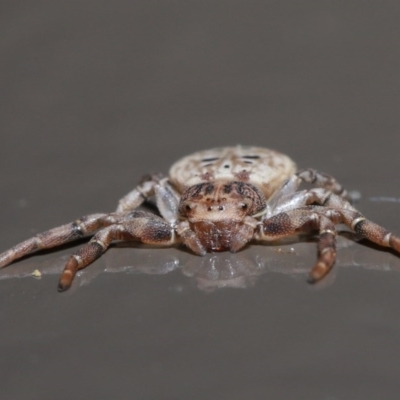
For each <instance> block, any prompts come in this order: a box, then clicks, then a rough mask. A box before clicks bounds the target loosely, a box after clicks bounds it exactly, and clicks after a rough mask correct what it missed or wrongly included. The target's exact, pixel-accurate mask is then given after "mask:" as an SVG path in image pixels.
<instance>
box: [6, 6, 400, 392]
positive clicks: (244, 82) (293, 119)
mask: <svg viewBox="0 0 400 400" xmlns="http://www.w3.org/2000/svg"><path fill="white" fill-rule="evenodd" d="M399 12H400V4H399V3H397V2H392V1H383V2H369V1H347V2H343V1H339V2H333V1H302V2H295V1H288V2H277V1H262V2H261V1H260V2H259V1H233V0H231V1H201V2H200V1H149V0H143V1H137V0H136V1H124V0H116V1H114V2H106V1H80V2H75V1H72V2H64V1H58V0H55V1H51V2H50V1H36V2H30V1H26V0H21V1H20V0H16V1H10V0H5V1H3V2H2V4H1V5H0V32H1V34H0V37H1V39H0V51H1V58H0V59H1V61H0V82H1V92H0V99H1V100H0V136H1V142H0V185H1V188H2V189H1V193H2V195H1V196H0V205H1V207H0V210H1V221H2V224H1V228H0V234H1V250H5V249H7V248H8V247H10V246H12V245H14V244H16V243H17V242H19V241H22V240H24V239H26V238H27V237H29V236H31V235H34V234H35V233H37V232H40V231H43V230H46V229H49V228H51V227H54V226H57V225H61V224H63V223H66V222H69V221H72V220H75V219H76V218H77V217H80V216H81V215H85V214H88V213H94V212H107V211H113V210H114V209H115V207H116V204H117V201H118V199H119V198H120V197H122V196H123V195H124V194H126V193H127V192H128V191H130V190H131V189H132V188H133V187H134V186H135V184H136V183H137V182H138V181H139V179H140V178H141V177H142V175H144V174H146V173H149V172H164V173H166V172H167V171H168V168H169V166H170V165H171V164H172V163H173V162H174V161H175V160H176V159H178V158H179V157H181V156H184V155H186V154H189V153H190V152H194V151H197V150H201V149H206V148H211V147H215V146H224V145H236V144H244V145H255V146H263V147H271V148H274V149H277V150H279V151H281V152H284V153H287V154H289V155H290V156H291V157H292V158H293V159H294V160H296V162H297V163H298V165H299V167H313V168H317V169H319V170H322V171H325V172H328V173H330V174H332V175H334V176H335V177H337V179H338V180H339V181H340V182H342V183H343V184H344V185H345V186H346V187H347V188H349V189H352V190H358V191H360V192H361V193H362V201H361V202H360V204H359V205H358V206H359V208H360V210H361V211H362V212H363V213H365V214H366V215H367V216H368V217H370V218H371V219H372V220H374V221H376V222H379V223H380V224H382V225H383V226H385V227H387V228H388V229H391V230H394V231H395V232H397V233H398V234H400V218H399V217H398V216H399V207H400V206H399V204H398V203H399V201H400V200H399V198H400V189H399V183H400V177H399V174H398V170H399V157H398V148H399V143H400V140H399V133H398V132H399V128H400V113H399V106H400V95H399V93H400V75H399V70H400V52H399V49H400V25H399V23H398V21H399ZM346 243H347V242H346ZM296 246H297V247H296ZM349 246H350V245H349ZM293 248H294V250H293V251H292V250H290V248H288V249H289V250H288V251H289V252H291V251H292V252H295V253H296V254H297V255H296V254H295V255H290V256H288V254H286V252H285V251H284V252H283V253H284V254H283V255H282V257H283V258H280V257H279V254H277V253H276V251H275V250H273V249H271V248H260V246H251V247H250V248H249V249H246V250H245V251H244V252H243V253H242V255H243V256H244V257H247V256H248V257H249V258H251V259H252V260H253V261H254V257H256V256H257V257H258V256H259V255H260V254H261V255H262V256H265V257H267V258H268V257H269V260H270V261H268V262H267V261H265V260H264V261H262V262H261V264H260V262H259V261H255V263H256V264H257V262H258V264H257V265H258V267H259V268H261V267H260V265H264V266H265V263H267V264H268V268H267V269H268V270H269V272H268V273H266V272H265V270H264V269H263V270H262V273H260V274H259V273H257V274H256V275H262V277H261V279H259V280H258V281H257V283H254V282H253V285H252V286H251V287H250V288H248V289H245V290H234V289H226V288H225V289H220V290H216V291H213V293H211V294H209V295H206V294H205V293H204V292H203V291H201V290H200V289H199V288H198V287H197V284H196V283H194V281H193V279H191V278H190V277H189V276H191V277H192V278H193V270H198V269H201V268H200V267H201V266H202V265H203V264H201V263H203V262H204V261H196V260H197V259H198V258H195V257H194V256H193V258H192V257H191V256H190V255H189V254H186V253H185V252H183V251H182V250H179V249H171V250H170V249H165V250H164V249H163V250H161V249H154V250H152V251H151V252H149V251H148V249H141V248H133V249H132V248H129V249H112V250H110V251H109V252H108V253H107V255H106V256H105V260H106V261H104V260H102V261H100V260H99V261H98V262H96V263H95V264H96V265H93V266H92V267H90V268H91V269H92V271H95V270H96V268H97V269H98V270H99V271H105V270H106V269H107V268H108V267H107V266H109V267H110V268H111V267H112V265H114V266H117V267H121V268H120V269H118V268H117V270H118V273H115V274H113V275H110V274H101V273H99V276H98V277H97V278H96V279H95V280H91V281H90V284H87V285H86V286H84V287H79V289H77V290H75V291H74V290H72V291H71V293H66V294H58V293H57V292H56V284H57V274H56V273H54V274H49V276H45V277H43V278H42V279H41V280H34V279H33V278H26V279H17V278H16V276H20V275H21V276H22V275H24V274H25V275H30V273H31V271H33V270H34V269H36V268H39V269H41V268H42V267H43V265H48V266H49V268H50V266H55V269H56V271H59V270H60V268H62V264H63V263H64V262H65V258H66V257H67V256H68V254H70V253H71V252H73V251H74V250H75V247H69V248H67V249H63V250H62V251H61V252H60V253H58V252H51V253H47V254H42V255H38V256H37V257H31V258H28V259H25V260H23V261H21V263H18V264H15V265H13V266H11V267H9V268H7V269H5V270H4V274H5V275H4V276H3V277H4V279H3V280H2V281H1V282H0V285H1V290H0V299H1V304H2V305H1V306H0V318H1V326H2V327H3V329H2V333H0V338H1V340H0V355H1V357H0V371H1V373H2V379H1V382H0V397H2V398H18V399H31V398H42V399H54V398H58V399H64V398H65V399H67V398H71V397H73V398H88V397H95V398H98V399H103V398H104V399H109V398H115V399H128V398H129V399H131V398H134V399H167V400H170V399H171V400H172V399H204V398H212V399H233V400H235V399H265V398H271V399H272V398H273V399H275V398H277V399H292V398H293V399H298V398H307V399H324V400H334V399H335V400H336V399H337V400H339V399H361V398H362V399H369V398H371V399H373V398H377V396H378V395H379V396H380V397H381V398H385V399H389V398H397V397H396V396H397V394H398V390H399V389H400V385H399V383H398V372H399V363H398V358H399V357H398V356H399V355H400V346H399V339H400V323H399V318H400V313H399V312H398V306H397V304H398V301H399V300H400V295H399V293H400V277H399V276H398V272H397V271H396V270H398V269H399V268H400V262H399V260H398V259H397V258H396V257H395V256H394V255H393V254H391V253H390V252H379V251H378V250H377V249H376V248H373V247H368V246H365V245H364V244H356V245H354V246H352V247H351V249H350V250H346V251H347V253H346V254H347V255H344V256H343V258H342V261H340V260H339V262H338V266H337V270H339V272H338V273H337V277H336V280H335V281H334V282H333V283H332V284H330V285H326V286H327V287H326V288H325V287H324V288H322V289H321V290H317V289H315V288H310V287H309V286H308V285H307V284H306V282H305V278H306V272H307V270H308V268H309V267H310V268H311V266H312V263H313V262H314V260H315V254H316V247H315V243H306V244H305V243H302V244H300V245H296V244H293ZM284 249H286V247H284ZM352 249H353V250H352ZM354 249H356V250H354ZM142 251H143V252H144V253H141V252H142ZM349 251H350V253H349ZM140 254H143V256H140ZM122 255H123V256H122ZM118 257H126V258H124V259H123V260H122V261H121V260H119V261H118ZM149 257H150V258H149ZM171 257H172V258H171ZM210 257H211V258H210V259H209V261H210V264H212V263H214V261H213V260H217V261H215V262H217V264H216V265H220V266H222V267H223V266H224V265H227V263H228V264H229V263H233V264H234V263H235V261H229V262H228V261H226V260H227V259H226V258H224V257H226V255H218V256H216V257H217V258H216V259H214V258H212V257H214V256H210ZM288 257H289V258H288ZM144 259H146V260H147V261H146V262H144V261H143V260H144ZM128 260H129V261H128ZM138 260H141V261H140V262H139V261H138ZM164 260H167V261H168V262H171V263H172V264H168V263H167V264H166V262H164ZM171 260H172V261H171ZM177 260H178V261H177ZM193 260H195V261H193ZM199 260H200V259H199ZM271 260H272V261H271ZM355 260H356V261H355ZM46 263H47V264H46ZM190 263H192V264H191V265H192V267H191V268H192V269H191V271H192V272H190V273H187V274H186V275H185V274H182V273H181V271H180V269H181V267H184V266H187V265H188V264H190ZM193 263H194V264H196V263H197V265H195V266H193ZM246 263H247V261H246V262H245V264H246ZM250 264H251V263H250ZM158 265H161V266H160V267H159V268H160V271H165V272H166V271H167V270H169V269H171V270H174V271H173V272H171V273H170V274H166V275H163V276H160V275H159V274H158V273H157V271H156V273H154V274H153V272H154V271H153V269H156V270H157V266H158ZM171 265H172V266H173V267H171ZM208 265H209V264H208ZM243 265H244V264H240V266H241V267H243ZM246 265H247V264H246ZM252 265H254V263H253V264H252ZM288 265H290V266H291V267H292V270H291V271H289V272H285V273H284V274H279V273H278V274H277V273H276V271H282V269H280V267H282V268H287V267H288ZM124 266H129V267H132V268H133V269H134V270H136V272H135V273H134V274H133V275H132V274H127V273H125V272H124V271H125V269H124V268H122V267H124ZM143 266H145V267H146V266H147V268H148V269H149V268H150V270H151V271H150V272H151V273H150V272H149V270H148V269H147V273H145V274H142V273H141V272H140V271H138V270H140V269H141V268H142V267H143ZM274 266H275V267H274ZM345 266H349V267H356V268H349V269H345V268H341V267H345ZM170 267H171V268H170ZM175 267H177V268H176V269H175ZM278 267H279V268H278ZM362 267H364V268H362ZM18 268H25V272H15V273H14V275H13V272H12V271H18ZM202 268H203V269H204V268H205V269H207V267H204V266H203V267H202ZM189 269H190V268H189ZM261 269H262V268H261ZM273 270H274V271H275V272H273ZM88 271H89V269H88ZM284 271H286V270H284ZM293 271H295V272H293ZM299 271H300V273H299V279H289V278H290V277H293V274H295V275H296V274H297V272H299ZM114 272H116V271H114ZM57 273H58V272H57ZM85 273H86V271H84V273H83V274H82V277H81V278H82V279H83V280H85ZM89 273H90V272H88V274H89ZM253 273H254V271H253V272H252V274H253ZM335 274H336V272H335ZM86 276H89V275H86ZM296 276H297V275H296ZM5 278H15V279H5ZM88 281H89V279H88ZM76 286H77V287H78V286H79V283H77V284H76ZM80 396H81V397H80Z"/></svg>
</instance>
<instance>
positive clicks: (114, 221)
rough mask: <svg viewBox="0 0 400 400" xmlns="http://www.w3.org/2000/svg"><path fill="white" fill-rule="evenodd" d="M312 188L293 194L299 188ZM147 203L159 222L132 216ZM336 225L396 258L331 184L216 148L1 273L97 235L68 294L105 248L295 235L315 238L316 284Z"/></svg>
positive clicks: (268, 154) (383, 235)
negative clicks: (37, 255) (154, 209)
mask: <svg viewBox="0 0 400 400" xmlns="http://www.w3.org/2000/svg"><path fill="white" fill-rule="evenodd" d="M303 181H304V182H308V183H312V184H314V185H315V186H316V188H314V189H310V190H298V189H299V186H300V184H301V182H303ZM150 197H154V198H155V200H156V204H157V207H158V209H159V211H160V214H161V217H159V216H157V215H154V214H152V213H149V212H145V211H140V210H136V209H137V207H139V206H140V205H141V204H142V203H143V202H144V201H147V200H148V199H149V198H150ZM336 224H346V225H347V226H348V227H349V228H350V229H351V230H353V231H354V232H356V233H358V234H359V235H361V236H362V237H364V238H366V239H368V240H370V241H371V242H374V243H377V244H379V245H381V246H386V247H391V248H393V249H394V250H396V251H397V252H400V239H399V238H398V237H396V236H394V235H393V234H392V233H390V232H389V231H387V230H386V229H384V228H382V227H380V226H379V225H377V224H375V223H373V222H371V221H369V220H367V219H366V218H365V217H364V216H363V215H362V214H361V213H359V212H358V211H357V210H356V209H355V208H354V207H353V206H352V205H351V204H350V203H349V202H348V201H347V193H346V192H345V191H344V189H343V188H342V187H341V185H339V183H338V182H337V181H336V180H335V179H334V178H333V177H331V176H329V175H327V174H323V173H320V172H317V171H315V170H313V169H304V170H300V171H297V172H296V165H295V164H294V162H293V161H292V160H291V159H290V158H289V157H287V156H285V155H284V154H281V153H278V152H276V151H273V150H269V149H265V148H260V147H244V146H236V147H223V148H217V149H211V150H206V151H200V152H198V153H194V154H192V155H190V156H187V157H184V158H182V159H181V160H179V161H178V162H176V163H175V164H174V165H173V166H172V167H171V169H170V172H169V176H168V177H167V178H163V177H160V176H150V177H147V178H146V179H143V180H142V181H141V183H140V184H139V185H138V186H137V187H136V188H135V189H133V190H132V191H131V192H130V193H128V194H127V195H126V196H125V197H123V198H122V199H121V200H120V202H119V205H118V207H117V210H116V211H115V212H114V213H109V214H91V215H87V216H84V217H82V218H79V219H78V220H76V221H74V222H72V223H69V224H66V225H63V226H60V227H58V228H53V229H51V230H49V231H47V232H44V233H40V234H37V235H36V236H34V237H33V238H31V239H28V240H26V241H25V242H22V243H20V244H18V245H16V246H14V247H12V248H11V249H9V250H7V251H5V252H4V253H2V254H0V267H4V266H6V265H8V264H10V263H11V262H13V261H14V260H16V259H18V258H21V257H23V256H25V255H27V254H29V253H31V252H34V251H37V250H40V249H47V248H52V247H56V246H59V245H62V244H64V243H67V242H70V241H72V240H76V239H79V238H81V237H82V236H85V235H89V234H92V233H95V232H96V231H97V233H96V234H95V235H94V236H93V237H92V238H91V240H90V241H89V242H88V243H87V244H86V245H84V246H83V247H81V248H80V249H78V251H77V252H76V253H75V254H73V255H72V256H71V258H70V259H69V261H68V263H67V265H66V266H65V268H64V271H63V273H62V275H61V278H60V282H59V286H58V287H59V290H61V291H62V290H65V289H67V288H68V287H69V286H70V285H71V283H72V280H73V278H74V276H75V274H76V272H77V271H78V270H79V269H82V268H84V267H86V266H87V265H89V264H90V263H92V262H93V261H94V260H95V259H96V258H98V257H100V255H101V254H103V253H104V252H105V251H106V250H107V248H108V247H109V245H110V244H111V242H112V241H115V240H119V241H139V242H142V243H148V244H157V245H162V246H171V245H174V244H179V243H181V244H184V245H186V246H187V247H188V248H190V249H191V250H192V251H193V252H194V253H196V254H199V255H204V254H205V253H206V252H213V251H224V250H230V251H233V252H235V251H238V250H240V249H241V248H242V247H243V246H245V245H246V243H248V242H249V241H250V240H253V239H254V240H256V241H259V242H267V241H274V240H278V239H280V238H283V237H286V236H290V235H294V234H297V233H299V232H306V233H307V232H311V233H312V232H315V231H316V232H318V233H319V243H318V259H317V262H316V264H315V266H314V267H313V269H312V270H311V272H310V276H309V281H310V282H315V281H318V280H319V279H321V278H322V277H323V276H325V275H326V274H327V273H328V272H329V271H330V269H331V268H332V266H333V264H334V262H335V258H336V229H335V225H336Z"/></svg>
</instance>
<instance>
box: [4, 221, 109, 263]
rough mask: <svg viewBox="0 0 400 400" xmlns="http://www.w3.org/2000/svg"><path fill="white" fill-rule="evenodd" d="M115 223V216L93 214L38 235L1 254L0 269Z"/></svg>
mask: <svg viewBox="0 0 400 400" xmlns="http://www.w3.org/2000/svg"><path fill="white" fill-rule="evenodd" d="M115 221H116V216H115V214H91V215H86V216H84V217H82V218H79V219H77V220H76V221H74V222H71V223H69V224H66V225H62V226H59V227H57V228H53V229H50V230H48V231H46V232H42V233H38V234H37V235H35V236H34V237H32V238H30V239H28V240H25V241H24V242H21V243H19V244H17V245H16V246H14V247H11V248H10V249H9V250H6V251H5V252H4V253H2V254H0V268H2V267H5V266H6V265H8V264H11V263H12V262H13V261H15V260H17V259H19V258H21V257H24V256H26V255H28V254H30V253H33V252H35V251H38V250H44V249H51V248H53V247H57V246H61V245H63V244H65V243H68V242H72V241H74V240H77V239H79V238H81V237H83V236H85V235H87V234H90V233H92V232H94V231H96V230H98V229H99V228H101V227H104V226H108V225H110V224H113V223H115Z"/></svg>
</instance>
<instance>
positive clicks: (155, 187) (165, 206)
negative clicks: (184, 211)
mask: <svg viewBox="0 0 400 400" xmlns="http://www.w3.org/2000/svg"><path fill="white" fill-rule="evenodd" d="M152 196H155V199H156V204H157V208H158V210H159V211H160V214H161V215H162V216H163V218H164V219H166V220H167V221H168V222H171V223H175V222H176V221H177V219H178V206H179V195H178V193H177V192H176V191H175V189H174V188H173V187H172V185H171V184H170V183H169V182H168V179H167V178H163V177H162V176H158V175H151V176H145V177H144V178H142V181H141V183H139V185H138V186H137V187H136V188H135V189H133V190H132V191H131V192H129V193H128V194H127V195H126V196H124V197H123V198H122V199H121V200H120V201H119V204H118V207H117V210H116V212H117V213H125V212H127V211H132V210H134V209H135V208H137V207H139V206H140V205H141V204H142V203H143V202H144V201H148V200H149V199H150V197H152Z"/></svg>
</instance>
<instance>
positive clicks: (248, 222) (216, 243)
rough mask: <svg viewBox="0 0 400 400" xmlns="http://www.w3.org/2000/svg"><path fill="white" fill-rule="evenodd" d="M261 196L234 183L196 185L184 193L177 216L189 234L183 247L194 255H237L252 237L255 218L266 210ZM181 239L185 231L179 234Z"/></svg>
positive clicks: (259, 192) (247, 185) (250, 187)
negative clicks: (210, 252) (217, 252)
mask: <svg viewBox="0 0 400 400" xmlns="http://www.w3.org/2000/svg"><path fill="white" fill-rule="evenodd" d="M265 207H266V203H265V197H264V194H263V193H262V191H261V190H260V189H258V188H257V187H256V186H254V185H252V184H250V183H245V182H240V181H239V182H237V181H222V182H221V181H215V182H205V183H198V184H197V185H193V186H191V187H189V188H188V189H187V190H185V192H183V194H182V197H181V200H180V204H179V213H180V216H181V217H183V218H186V219H187V221H188V224H185V225H184V226H185V227H186V228H187V229H188V230H190V231H191V232H192V236H191V238H192V239H190V238H189V239H187V240H184V243H185V244H186V245H187V246H188V247H190V248H191V249H192V250H193V251H194V252H195V253H198V254H205V253H206V252H207V251H223V250H231V251H237V250H239V249H240V248H242V247H243V246H244V245H245V244H246V243H247V242H248V241H249V240H250V239H251V238H252V237H253V233H254V229H255V228H256V226H257V220H256V219H255V218H254V215H257V214H259V213H260V212H262V211H263V210H265ZM181 235H184V231H181Z"/></svg>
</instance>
